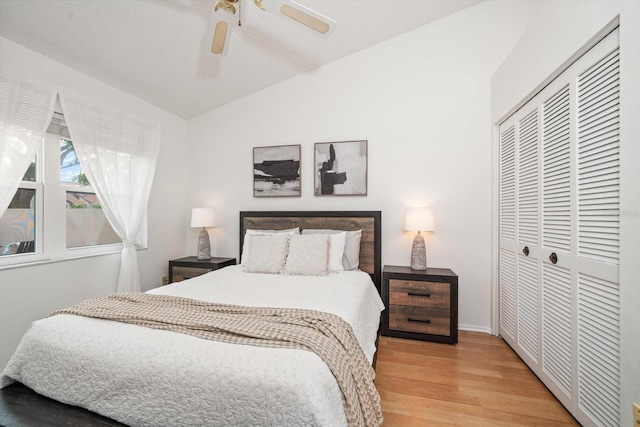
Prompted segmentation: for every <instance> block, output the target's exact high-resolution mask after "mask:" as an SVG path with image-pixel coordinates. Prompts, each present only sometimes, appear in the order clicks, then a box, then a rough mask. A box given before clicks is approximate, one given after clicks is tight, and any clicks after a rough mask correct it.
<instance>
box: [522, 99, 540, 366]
mask: <svg viewBox="0 0 640 427" xmlns="http://www.w3.org/2000/svg"><path fill="white" fill-rule="evenodd" d="M538 116H539V110H538V108H534V109H532V110H531V111H529V112H526V110H525V112H524V114H523V116H522V117H519V116H518V118H517V125H518V126H517V129H518V132H517V160H518V168H517V183H518V192H517V202H518V203H517V204H518V211H517V221H516V223H517V227H518V233H517V238H518V249H519V250H518V267H517V272H518V276H517V277H518V280H517V289H518V292H517V299H518V311H517V313H518V319H517V327H518V333H517V342H518V346H519V347H520V351H518V354H519V355H520V356H521V357H522V358H523V359H525V360H526V359H528V360H527V363H528V364H529V366H531V368H532V369H533V370H534V372H537V368H538V365H539V361H540V357H539V353H540V346H539V337H540V320H539V317H540V313H539V309H540V304H539V301H540V284H539V282H540V278H539V273H538V260H539V256H540V248H539V244H540V243H539V240H540V239H539V230H540V227H539V220H540V214H539V210H540V203H539V196H538V193H539V186H540V169H539V163H540V162H539V155H540V149H539V146H540V144H539V140H540V138H539V136H538V135H539V126H540V120H539V118H538Z"/></svg>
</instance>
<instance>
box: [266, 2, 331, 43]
mask: <svg viewBox="0 0 640 427" xmlns="http://www.w3.org/2000/svg"><path fill="white" fill-rule="evenodd" d="M254 2H255V3H256V6H258V7H259V8H260V9H262V10H265V11H266V12H268V13H270V14H272V15H276V16H278V17H280V18H288V19H291V20H293V21H295V22H297V23H299V24H302V25H303V26H304V27H305V28H307V29H309V30H312V31H313V32H314V33H315V34H316V35H320V36H323V37H329V36H330V35H331V34H333V32H334V31H335V27H336V21H334V20H333V19H331V18H328V17H326V16H324V15H322V14H320V13H318V12H316V11H315V10H312V9H309V8H308V7H306V6H303V5H301V4H300V3H297V2H295V1H293V0H273V1H269V2H264V3H263V0H254Z"/></svg>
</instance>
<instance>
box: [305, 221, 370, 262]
mask: <svg viewBox="0 0 640 427" xmlns="http://www.w3.org/2000/svg"><path fill="white" fill-rule="evenodd" d="M343 232H344V231H342V230H329V229H311V228H308V229H304V230H302V234H330V235H333V234H337V233H343ZM361 240H362V230H355V231H346V238H345V244H344V255H343V256H342V267H343V269H344V270H345V271H351V270H357V269H358V266H359V265H360V241H361Z"/></svg>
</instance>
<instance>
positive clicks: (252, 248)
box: [243, 233, 291, 274]
mask: <svg viewBox="0 0 640 427" xmlns="http://www.w3.org/2000/svg"><path fill="white" fill-rule="evenodd" d="M290 238H291V236H290V235H289V234H286V233H279V234H265V235H259V234H257V235H253V236H251V245H249V250H248V253H247V254H248V256H247V260H246V264H244V267H243V268H244V271H246V272H248V273H271V274H277V273H281V272H282V269H283V268H284V264H285V262H286V260H287V252H288V251H289V239H290Z"/></svg>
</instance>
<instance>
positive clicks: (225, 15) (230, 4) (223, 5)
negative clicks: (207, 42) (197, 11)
mask: <svg viewBox="0 0 640 427" xmlns="http://www.w3.org/2000/svg"><path fill="white" fill-rule="evenodd" d="M238 1H239V0H220V1H218V2H217V3H216V5H215V7H214V9H213V12H214V14H215V16H216V18H217V19H218V22H216V25H215V27H214V28H213V42H211V53H214V54H216V55H221V56H226V54H227V51H228V50H229V40H230V38H231V30H232V28H233V27H234V21H235V14H236V7H235V6H234V4H235V3H238Z"/></svg>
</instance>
